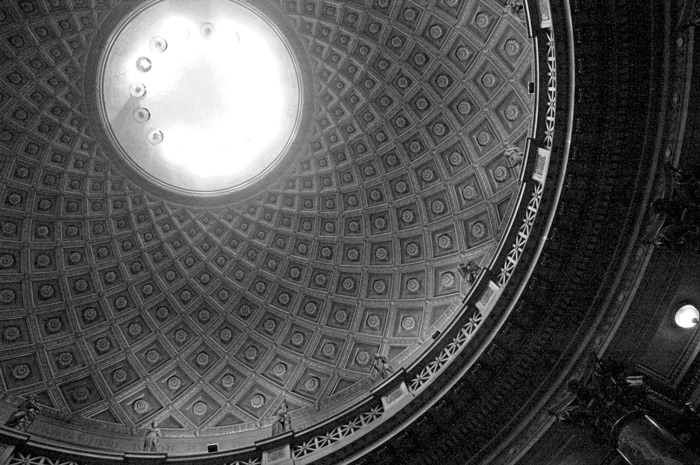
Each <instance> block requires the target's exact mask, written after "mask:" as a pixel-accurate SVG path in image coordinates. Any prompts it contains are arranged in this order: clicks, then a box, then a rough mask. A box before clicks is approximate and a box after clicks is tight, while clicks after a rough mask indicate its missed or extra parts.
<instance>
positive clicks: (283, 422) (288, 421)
mask: <svg viewBox="0 0 700 465" xmlns="http://www.w3.org/2000/svg"><path fill="white" fill-rule="evenodd" d="M288 410H289V406H288V405H287V401H286V400H283V401H282V403H281V404H280V406H279V408H278V409H277V413H275V414H274V415H273V416H272V436H277V435H278V434H282V433H286V432H287V431H291V430H292V418H291V417H290V416H289V413H288Z"/></svg>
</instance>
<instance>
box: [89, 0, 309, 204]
mask: <svg viewBox="0 0 700 465" xmlns="http://www.w3.org/2000/svg"><path fill="white" fill-rule="evenodd" d="M103 97H104V107H105V110H106V113H107V118H108V121H109V123H110V125H111V129H112V132H113V134H114V137H115V139H116V141H117V142H118V144H119V145H120V146H121V148H122V149H123V151H124V152H125V153H126V155H127V157H128V158H129V159H130V161H132V162H133V163H135V164H136V165H138V166H139V167H140V168H141V169H142V170H144V171H146V173H147V174H148V175H149V176H151V177H153V178H156V179H158V180H160V181H162V182H164V183H166V184H168V185H172V186H175V187H178V188H181V189H185V190H192V191H197V190H218V189H219V190H220V189H226V188H229V187H231V186H232V185H234V186H235V185H236V184H246V183H247V182H249V181H250V180H251V179H254V178H255V177H256V176H259V175H260V174H262V173H264V172H265V171H266V170H267V169H268V168H269V167H270V166H271V165H273V164H274V163H275V162H277V161H278V159H279V158H280V156H281V155H283V154H284V151H285V149H286V148H287V147H288V144H289V142H290V140H291V138H292V137H293V136H294V133H295V130H296V126H297V124H298V118H299V107H300V90H299V78H298V75H297V73H296V66H295V63H294V59H293V57H292V56H291V54H290V52H289V49H288V47H287V46H286V44H285V43H284V42H283V40H282V39H281V37H280V36H279V34H278V33H277V31H275V29H273V28H272V26H270V24H269V23H268V22H267V21H266V20H265V19H264V18H263V17H262V16H260V15H259V14H257V13H256V12H254V11H253V10H251V9H249V7H247V6H244V5H241V4H238V3H235V2H231V1H229V0H202V1H197V2H191V1H188V0H179V1H172V2H161V3H156V4H155V5H153V6H151V7H148V8H146V9H145V10H143V11H141V12H140V13H138V14H137V15H136V16H135V17H134V18H133V19H132V20H131V21H129V22H128V23H127V24H126V25H125V27H124V28H123V29H122V30H121V31H120V32H119V33H118V34H117V36H116V38H115V40H114V45H113V47H112V49H111V51H110V52H109V54H108V57H107V60H106V66H105V69H104V77H103ZM202 188H204V189H202Z"/></svg>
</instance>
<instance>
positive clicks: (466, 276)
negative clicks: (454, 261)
mask: <svg viewBox="0 0 700 465" xmlns="http://www.w3.org/2000/svg"><path fill="white" fill-rule="evenodd" d="M457 270H458V271H459V274H460V276H462V279H463V280H464V282H466V283H467V284H468V285H470V286H471V285H472V284H474V282H475V281H476V277H477V276H479V272H481V267H480V266H479V265H477V264H476V263H474V262H469V263H463V262H462V263H460V264H459V266H458V267H457Z"/></svg>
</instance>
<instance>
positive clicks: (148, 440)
mask: <svg viewBox="0 0 700 465" xmlns="http://www.w3.org/2000/svg"><path fill="white" fill-rule="evenodd" d="M160 437H161V432H160V428H158V426H157V425H156V422H155V421H153V422H152V423H151V424H150V425H148V429H147V430H146V437H145V438H144V439H143V450H144V452H158V440H159V438H160Z"/></svg>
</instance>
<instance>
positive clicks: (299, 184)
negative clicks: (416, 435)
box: [0, 0, 534, 442]
mask: <svg viewBox="0 0 700 465" xmlns="http://www.w3.org/2000/svg"><path fill="white" fill-rule="evenodd" d="M261 3H265V11H268V10H269V11H270V12H273V13H271V18H273V19H274V20H275V21H277V25H278V26H277V27H279V28H280V30H282V31H287V32H285V33H287V34H290V37H292V35H293V36H294V37H292V39H290V40H296V41H298V42H299V43H300V44H303V47H302V49H301V52H300V53H303V54H305V56H302V57H300V58H299V59H300V60H302V61H303V62H307V61H308V63H310V66H311V69H309V70H305V72H308V73H309V75H310V76H313V85H312V86H310V87H309V89H308V90H309V91H310V92H312V93H313V95H312V97H313V100H314V102H315V105H314V107H313V108H310V109H307V110H308V111H310V112H311V113H310V114H311V115H312V124H311V129H310V131H309V132H308V134H302V135H300V136H299V137H300V139H299V140H300V141H301V142H300V143H301V144H302V145H300V146H301V147H302V149H301V150H299V151H298V153H294V154H291V155H290V156H292V159H291V161H290V162H289V163H287V164H286V165H285V166H284V169H283V170H282V172H281V173H278V174H277V175H276V177H274V178H272V179H271V178H266V179H265V182H264V184H259V185H258V186H256V192H255V193H253V194H250V193H248V194H246V195H247V197H246V196H243V195H240V196H238V197H231V196H229V197H224V198H221V199H218V200H217V199H214V200H213V201H212V203H211V205H207V204H206V202H204V203H202V202H200V201H199V200H198V199H194V200H193V199H187V198H183V197H182V196H179V195H167V194H164V193H163V192H162V191H161V190H159V189H157V188H156V187H155V186H154V188H153V189H150V188H149V186H148V184H146V183H143V182H140V181H139V180H137V179H136V178H135V174H134V173H132V172H131V171H129V170H128V169H125V168H124V167H123V166H121V165H115V164H114V162H113V157H112V156H111V155H110V154H111V153H112V149H111V146H110V142H109V140H108V138H107V137H105V135H104V134H103V133H102V131H101V126H99V125H98V124H97V123H96V122H95V121H94V120H93V119H92V118H90V114H91V113H90V111H91V110H90V107H91V105H92V102H93V101H94V99H95V92H96V90H95V89H94V88H92V87H91V86H86V81H87V82H92V81H93V80H94V79H95V78H94V76H93V75H92V74H91V73H94V72H95V66H94V57H95V56H97V55H99V53H98V52H99V50H94V48H95V47H97V45H96V44H99V43H101V42H100V40H99V38H100V37H101V35H104V34H106V33H108V32H109V28H110V27H112V26H113V25H114V24H116V23H117V22H118V20H119V19H120V18H121V17H123V15H124V14H126V13H127V8H126V6H125V5H124V4H123V2H118V1H115V0H31V1H30V0H21V1H16V2H4V3H3V4H2V5H0V34H1V40H0V63H3V65H2V67H1V69H0V114H1V115H2V120H1V122H0V148H1V153H2V157H1V158H0V177H1V179H2V182H1V183H0V186H1V187H0V193H1V194H0V227H1V229H0V373H1V377H2V383H3V387H2V390H3V391H5V392H6V393H8V394H10V395H11V396H26V395H28V394H30V393H37V394H38V396H39V399H40V402H41V403H42V404H43V405H44V406H45V408H44V410H43V412H42V415H43V416H45V417H49V418H53V419H56V420H60V421H66V420H70V421H71V423H72V426H71V428H77V429H81V428H82V429H83V430H84V429H85V428H89V429H90V430H92V431H105V432H110V434H114V433H123V434H128V433H129V431H131V429H132V428H134V427H141V426H143V425H145V424H146V423H148V422H150V421H153V420H156V421H157V422H158V423H159V424H160V426H161V427H162V428H164V431H165V436H166V439H165V441H166V442H167V437H168V436H169V435H170V436H171V437H172V436H173V435H190V436H193V435H194V434H197V435H199V434H202V435H205V436H206V435H207V434H209V433H210V432H217V431H244V430H255V429H256V428H257V427H259V424H260V423H259V422H260V421H261V420H264V419H265V418H266V417H267V416H269V415H270V414H271V413H272V411H273V410H274V407H276V406H277V405H279V403H280V402H281V401H282V399H283V398H285V399H287V401H288V402H289V404H290V406H291V408H292V410H295V412H294V413H293V422H296V425H295V426H298V425H301V424H306V425H309V424H313V423H314V422H317V421H320V420H323V419H324V418H326V417H328V416H329V415H331V414H332V413H334V412H337V411H338V409H339V408H341V407H342V406H343V405H348V404H349V403H351V402H353V401H354V399H357V398H359V397H361V396H362V395H363V394H364V393H367V392H368V390H369V389H370V388H371V387H372V386H373V385H376V384H377V383H378V382H379V381H380V380H378V379H377V378H376V376H375V377H370V370H371V362H372V357H373V354H375V353H377V352H379V353H382V354H386V355H387V356H388V357H389V359H391V360H392V363H393V364H394V366H396V367H398V366H401V365H402V364H406V363H408V362H409V361H410V360H412V359H413V358H415V357H417V356H418V355H420V354H421V353H422V351H423V350H424V348H425V347H427V346H428V345H429V344H430V342H431V341H432V338H431V336H432V335H433V334H434V333H435V332H436V331H437V330H440V329H442V328H444V327H445V326H446V325H447V324H448V323H449V322H450V321H452V320H453V319H454V318H455V316H456V314H457V312H458V311H459V309H460V303H461V301H462V299H463V297H464V294H465V292H466V291H467V290H468V285H467V284H466V283H465V282H464V281H462V280H461V279H460V275H459V273H458V271H457V266H458V264H459V263H460V262H468V261H475V262H476V263H481V264H487V263H488V262H489V261H490V259H491V258H492V257H493V256H494V255H495V253H496V251H497V250H498V245H499V240H500V239H501V238H502V235H503V232H504V229H505V227H506V226H507V224H508V220H509V217H510V215H511V214H512V211H513V209H514V207H515V204H516V200H517V197H518V195H517V192H518V187H519V183H518V177H519V174H520V172H519V171H520V167H519V166H518V164H517V157H512V156H510V155H512V154H514V153H517V152H518V151H520V152H521V151H522V150H524V148H525V142H526V139H527V137H528V135H529V132H530V131H531V130H532V129H531V126H532V112H533V106H534V99H533V96H532V94H529V93H528V87H529V85H528V84H529V83H530V81H533V80H534V72H533V68H534V57H533V51H532V45H531V42H530V41H529V39H528V38H527V31H526V28H525V24H524V22H521V19H520V18H518V17H517V16H515V15H513V14H512V10H511V8H510V7H509V6H508V5H507V3H509V2H508V1H506V0H470V1H452V0H431V1H430V2H426V1H408V0H405V1H388V0H373V1H369V0H367V1H365V0H355V1H346V2H327V1H320V0H318V1H316V0H303V1H302V0H299V1H291V0H284V1H280V2H278V3H273V2H261ZM210 22H211V23H212V24H214V25H216V18H215V17H213V18H211V19H210ZM194 155H195V156H196V154H194ZM507 155H508V156H507ZM294 157H296V158H294ZM514 160H515V161H514ZM265 434H268V433H267V432H266V433H265Z"/></svg>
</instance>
